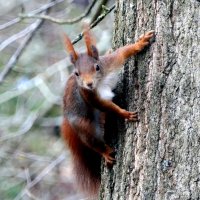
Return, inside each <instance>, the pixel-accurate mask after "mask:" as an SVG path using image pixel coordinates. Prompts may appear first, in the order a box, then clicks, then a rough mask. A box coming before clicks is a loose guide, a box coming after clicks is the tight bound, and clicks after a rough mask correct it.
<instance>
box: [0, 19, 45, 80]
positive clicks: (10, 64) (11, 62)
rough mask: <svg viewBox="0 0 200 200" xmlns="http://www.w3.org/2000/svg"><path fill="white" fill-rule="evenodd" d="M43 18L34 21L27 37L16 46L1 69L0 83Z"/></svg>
mask: <svg viewBox="0 0 200 200" xmlns="http://www.w3.org/2000/svg"><path fill="white" fill-rule="evenodd" d="M42 23H43V20H37V21H36V22H35V23H34V26H33V29H32V30H31V32H30V34H29V35H28V36H27V38H26V39H25V40H24V41H23V42H22V43H21V45H20V46H19V47H18V49H17V50H16V51H15V53H14V54H13V55H12V57H11V58H10V60H9V61H8V63H7V64H6V66H5V67H4V69H3V71H2V72H1V73H0V84H1V83H2V82H3V80H4V79H5V77H6V76H7V75H8V74H9V72H10V71H11V69H12V68H13V67H14V66H15V64H16V63H17V61H18V59H19V57H20V56H21V54H22V53H23V51H24V49H25V48H26V47H27V45H28V44H29V42H30V41H31V39H32V38H33V36H34V34H35V32H36V31H37V29H38V28H39V27H40V26H41V25H42Z"/></svg>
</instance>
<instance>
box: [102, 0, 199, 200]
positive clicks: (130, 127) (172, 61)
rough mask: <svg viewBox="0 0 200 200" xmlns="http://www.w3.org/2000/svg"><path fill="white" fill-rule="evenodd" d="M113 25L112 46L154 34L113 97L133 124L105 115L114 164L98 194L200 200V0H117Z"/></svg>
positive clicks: (107, 199) (107, 198)
mask: <svg viewBox="0 0 200 200" xmlns="http://www.w3.org/2000/svg"><path fill="white" fill-rule="evenodd" d="M114 29H115V30H114V38H113V44H114V46H115V48H117V47H119V46H123V45H125V44H127V43H132V42H134V41H135V40H136V39H137V38H138V37H139V36H140V35H141V34H142V33H144V32H146V31H148V30H152V29H153V30H155V32H156V38H155V42H154V43H153V44H152V45H151V46H150V47H149V48H146V49H145V50H144V51H143V52H142V53H140V54H139V55H138V56H136V57H134V58H131V59H129V61H128V62H127V63H126V64H125V66H124V70H123V73H122V75H121V79H122V81H121V83H120V84H119V86H118V88H117V93H118V94H120V95H118V96H117V98H116V101H117V102H118V103H119V104H120V105H121V106H125V107H126V108H127V109H128V110H133V111H134V110H136V109H137V110H138V112H139V118H140V122H139V123H131V122H128V123H127V122H123V121H122V120H120V119H117V122H116V119H113V116H112V118H109V119H108V125H107V128H106V129H107V134H111V135H112V138H111V139H110V138H108V140H109V141H111V143H112V145H114V146H115V148H116V152H117V153H116V164H115V165H114V166H113V168H111V169H109V168H107V167H105V166H103V167H102V186H101V192H100V197H99V199H102V200H112V199H114V200H118V199H120V200H134V199H137V200H138V199H145V200H151V199H156V200H157V199H158V200H159V199H161V200H163V199H167V200H168V199H170V200H172V199H173V200H174V199H181V200H182V199H183V200H185V199H200V2H199V1H197V0H174V1H173V0H162V1H161V0H152V1H150V0H146V1H142V0H117V2H116V13H115V28H114ZM113 123H115V124H113ZM109 124H112V126H109ZM115 127H116V128H115Z"/></svg>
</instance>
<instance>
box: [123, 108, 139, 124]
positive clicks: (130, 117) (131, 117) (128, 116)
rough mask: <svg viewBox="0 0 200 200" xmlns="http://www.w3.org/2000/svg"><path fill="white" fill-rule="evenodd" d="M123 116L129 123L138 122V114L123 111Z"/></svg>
mask: <svg viewBox="0 0 200 200" xmlns="http://www.w3.org/2000/svg"><path fill="white" fill-rule="evenodd" d="M121 115H122V117H123V118H124V119H127V120H128V121H138V113H137V112H130V111H127V110H123V109H122V112H121Z"/></svg>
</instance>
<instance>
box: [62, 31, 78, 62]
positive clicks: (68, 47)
mask: <svg viewBox="0 0 200 200" xmlns="http://www.w3.org/2000/svg"><path fill="white" fill-rule="evenodd" d="M64 43H65V48H66V50H67V52H68V53H69V55H70V60H71V62H72V63H73V64H75V62H76V60H77V59H78V55H77V53H76V51H75V50H74V47H73V44H72V42H71V40H70V39H69V37H68V36H67V35H66V34H64Z"/></svg>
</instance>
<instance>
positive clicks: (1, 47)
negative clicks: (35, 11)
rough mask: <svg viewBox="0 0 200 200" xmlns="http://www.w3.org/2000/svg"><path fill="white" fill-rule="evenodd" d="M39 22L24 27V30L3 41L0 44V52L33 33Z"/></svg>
mask: <svg viewBox="0 0 200 200" xmlns="http://www.w3.org/2000/svg"><path fill="white" fill-rule="evenodd" d="M40 21H41V20H37V21H35V22H34V23H32V24H31V25H30V26H28V27H26V28H25V29H24V30H22V31H20V32H18V33H16V34H14V35H12V36H11V37H9V38H8V39H6V40H5V41H3V42H2V43H1V44H0V51H3V50H4V49H5V48H6V47H7V46H8V45H9V44H11V43H12V42H14V41H16V40H18V39H19V38H22V37H24V36H26V35H28V34H29V33H31V32H32V31H34V30H35V29H36V28H37V26H39V23H40Z"/></svg>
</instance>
